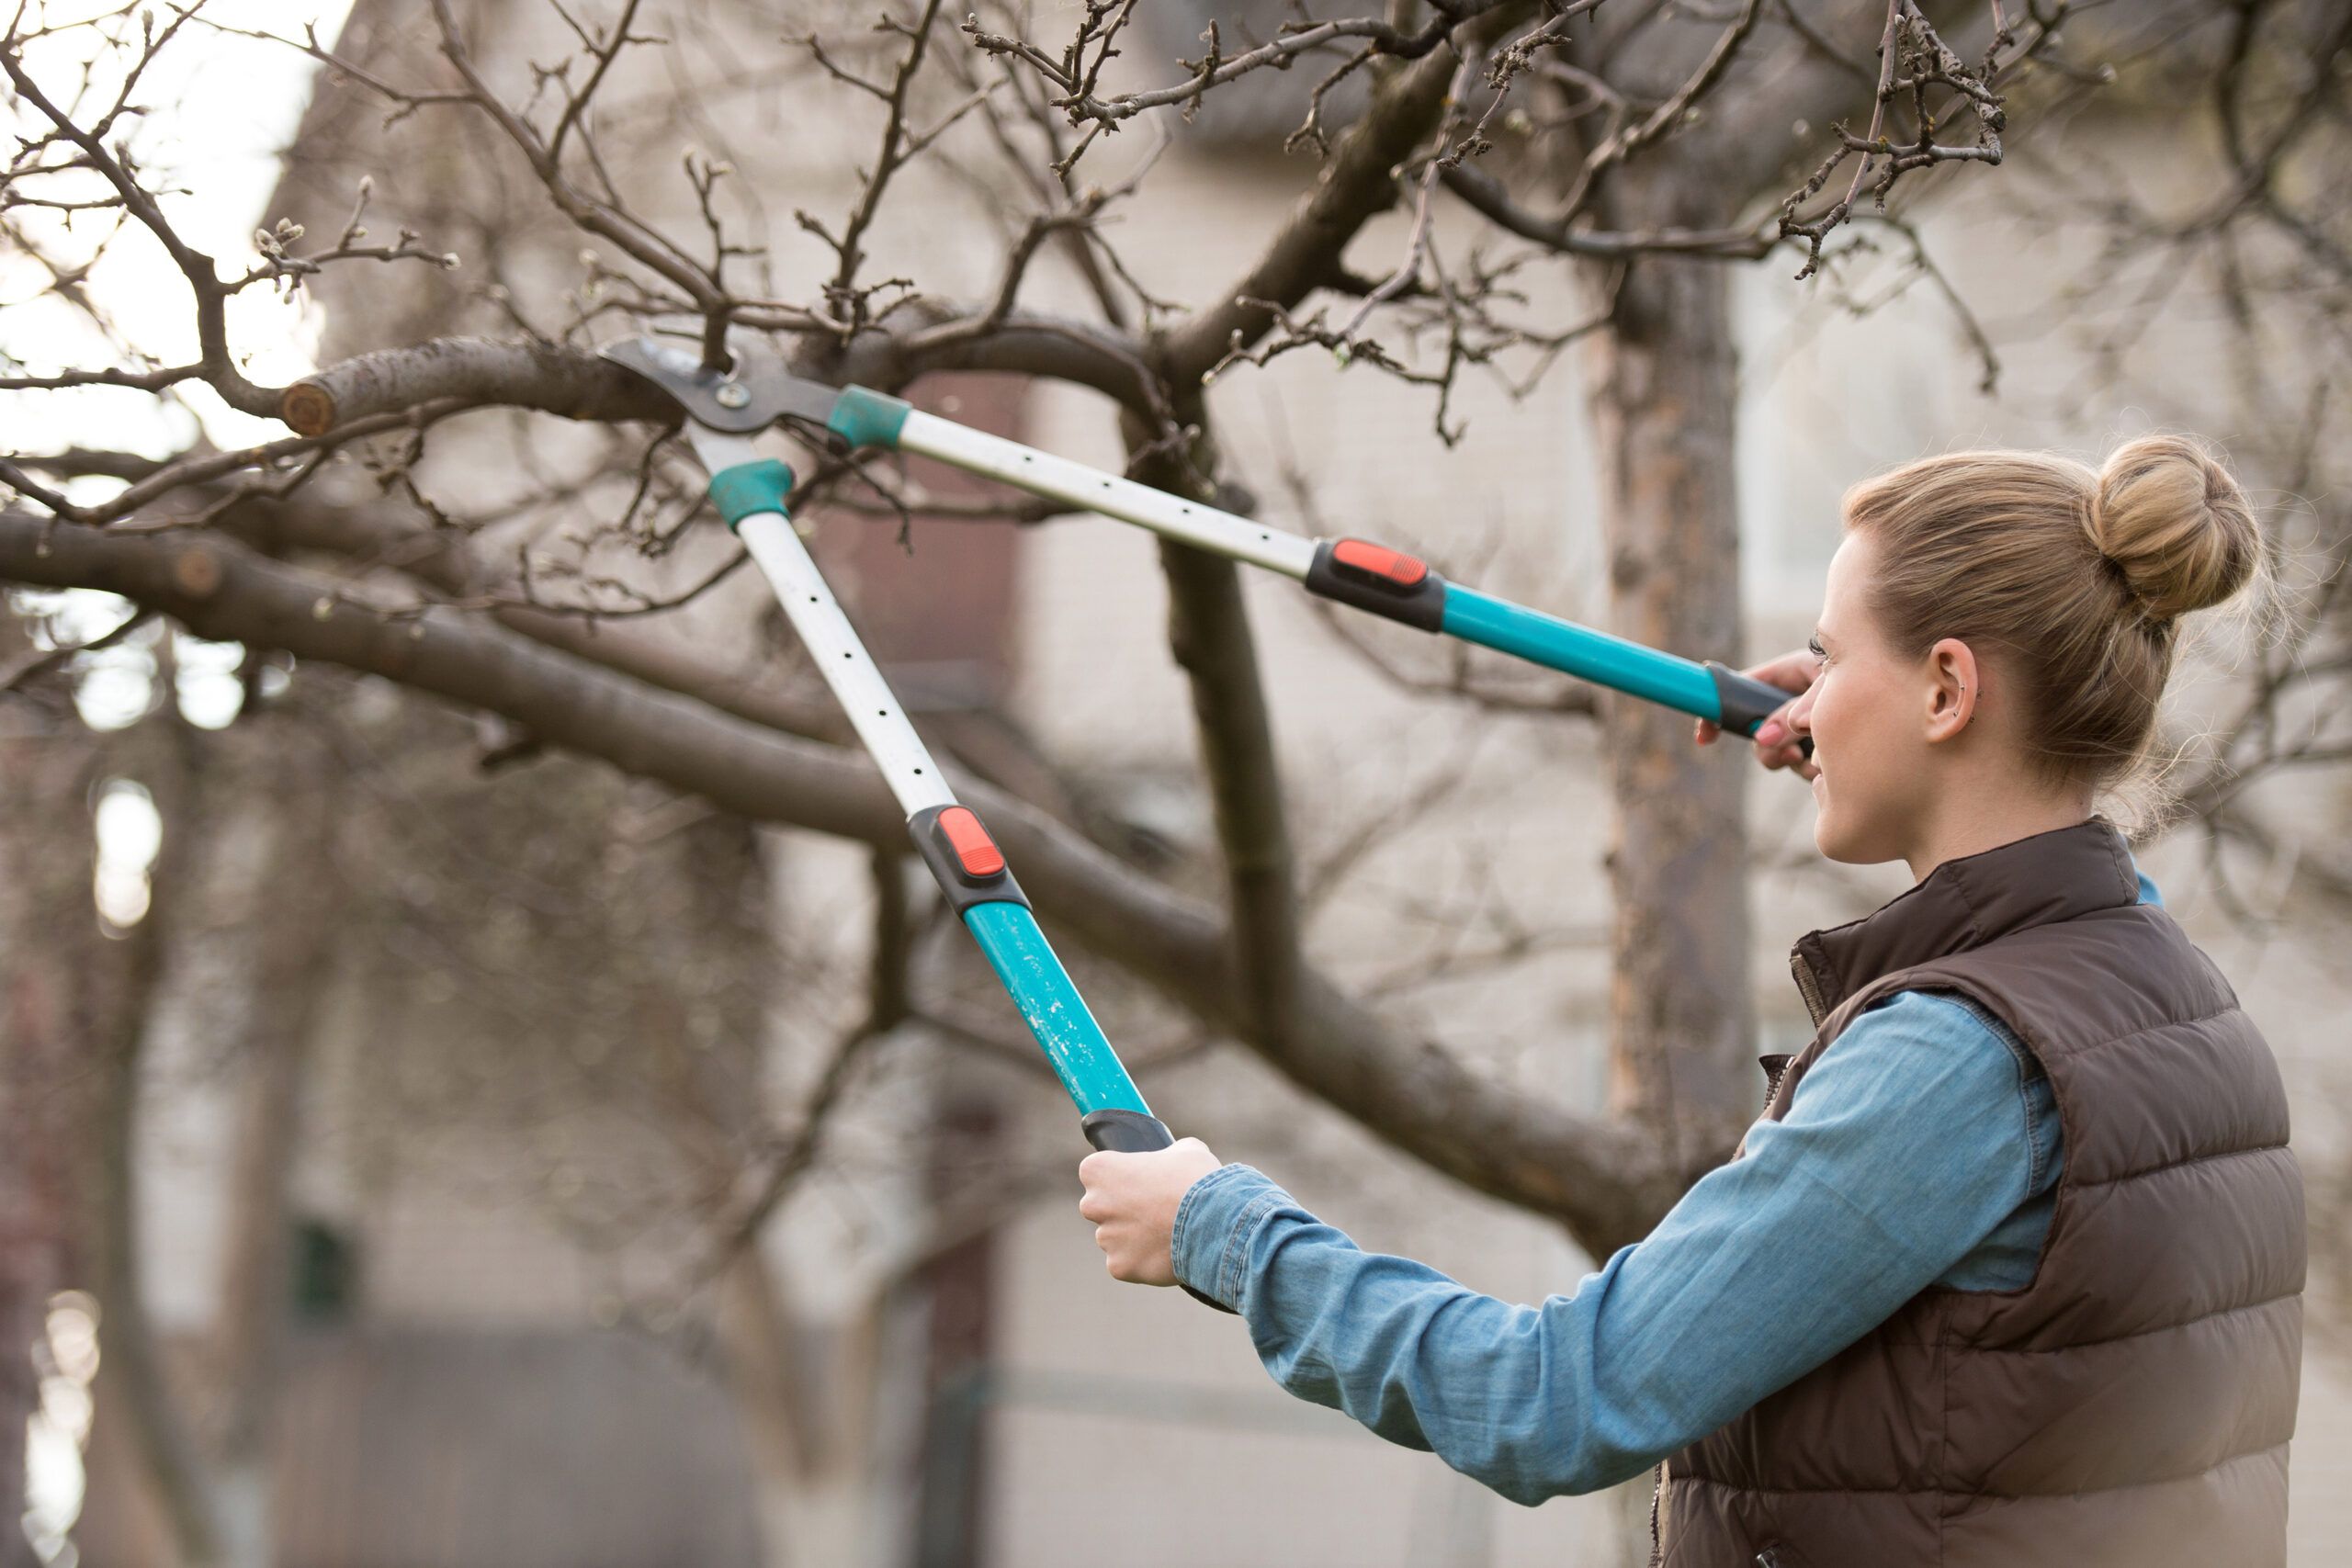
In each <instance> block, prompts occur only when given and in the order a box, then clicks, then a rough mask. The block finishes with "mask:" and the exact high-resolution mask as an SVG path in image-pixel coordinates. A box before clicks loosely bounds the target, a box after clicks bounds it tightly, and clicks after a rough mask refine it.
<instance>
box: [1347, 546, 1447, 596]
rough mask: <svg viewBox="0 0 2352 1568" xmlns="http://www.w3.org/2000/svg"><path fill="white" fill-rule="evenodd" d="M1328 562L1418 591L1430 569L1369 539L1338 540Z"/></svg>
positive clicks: (1397, 551)
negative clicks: (1331, 561) (1330, 560)
mask: <svg viewBox="0 0 2352 1568" xmlns="http://www.w3.org/2000/svg"><path fill="white" fill-rule="evenodd" d="M1331 559H1332V560H1333V561H1334V562H1336V563H1338V564H1339V565H1340V566H1343V567H1346V568H1347V569H1348V570H1350V571H1353V572H1360V573H1362V574H1363V576H1366V577H1376V578H1379V579H1380V580H1381V581H1384V582H1389V583H1394V584H1395V585H1396V586H1397V587H1399V588H1418V587H1419V586H1420V584H1421V580H1422V579H1423V578H1425V577H1427V576H1429V574H1430V569H1429V568H1428V567H1427V566H1424V565H1423V564H1422V563H1421V562H1419V561H1418V560H1416V559H1414V558H1412V557H1411V556H1408V555H1407V554H1405V553H1404V552H1403V551H1401V550H1392V549H1390V548H1389V547H1387V546H1385V545H1375V544H1374V543H1373V542H1372V541H1371V540H1369V539H1341V540H1340V541H1339V542H1338V543H1336V544H1334V545H1333V546H1332V547H1331Z"/></svg>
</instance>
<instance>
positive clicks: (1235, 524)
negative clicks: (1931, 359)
mask: <svg viewBox="0 0 2352 1568" xmlns="http://www.w3.org/2000/svg"><path fill="white" fill-rule="evenodd" d="M842 404H843V406H844V408H845V410H847V411H849V412H851V413H852V414H853V416H854V417H851V418H846V419H840V420H838V421H828V428H830V429H831V430H832V431H833V433H834V434H838V435H842V436H844V438H847V439H851V440H852V441H853V442H854V444H856V445H869V446H888V447H891V448H893V449H895V450H898V451H901V452H912V453H915V454H917V455H919V456H921V457H934V458H937V459H938V460H939V461H941V462H943V463H947V464H950V465H952V466H953V467H955V468H962V469H963V470H965V471H966V472H967V473H973V474H978V475H981V476H983V477H984V478H988V479H999V480H1001V481H1003V482H1004V483H1006V484H1010V485H1014V486H1017V487H1018V488H1020V489H1022V490H1025V491H1029V492H1031V493H1032V494H1035V495H1041V496H1044V497H1046V498H1047V499H1048V500H1052V501H1057V502H1062V503H1063V504H1065V505H1068V506H1072V507H1076V508H1080V509H1081V510H1085V511H1090V512H1099V513H1103V515H1104V516H1106V517H1115V518H1118V519H1119V520H1121V521H1122V522H1126V523H1133V524H1136V525H1140V526H1142V527H1145V528H1148V529H1150V530H1151V531H1152V532H1153V533H1155V534H1158V535H1159V536H1162V537H1164V538H1170V539H1180V540H1182V541H1183V542H1184V543H1185V544H1188V545H1194V546H1197V547H1200V548H1202V549H1205V550H1212V551H1214V552H1216V554H1218V555H1222V556H1229V557H1231V558H1233V559H1235V560H1238V561H1246V562H1248V563H1249V564H1250V565H1251V566H1258V567H1263V568H1265V569H1266V570H1270V571H1278V572H1281V573H1282V574H1283V576H1285V577H1290V578H1295V579H1297V580H1298V581H1300V582H1301V583H1302V584H1304V585H1305V586H1306V589H1307V590H1308V591H1309V592H1314V593H1318V594H1321V595H1322V596H1323V597H1324V598H1327V599H1335V600H1338V601H1339V602H1340V603H1341V604H1351V605H1353V606H1354V607H1356V608H1357V609H1360V610H1369V611H1371V612H1372V613H1373V614H1374V615H1385V616H1387V617H1388V618H1389V619H1390V620H1392V621H1400V622H1402V623H1404V624H1405V625H1407V626H1417V627H1419V629H1421V630H1422V631H1428V632H1442V633H1443V634H1444V635H1446V636H1448V637H1457V638H1459V639H1461V640H1462V641H1464V642H1471V643H1476V644H1479V645H1480V646H1482V647H1486V648H1491V649H1498V650H1499V651H1501V652H1504V653H1508V654H1512V655H1514V656H1516V657H1518V658H1520V659H1523V660H1527V661H1528V662H1530V663H1532V664H1540V665H1543V666H1544V667H1545V668H1547V669H1552V670H1558V671H1565V672H1566V673H1567V674H1570V675H1574V676H1576V677H1577V678H1578V679H1580V680H1586V681H1591V682H1596V683H1598V684H1600V685H1603V686H1608V687H1611V688H1612V689H1613V690H1616V691H1620V692H1626V693H1629V694H1632V695H1634V696H1636V697H1641V698H1644V699H1645V700H1646V701H1649V702H1653V703H1658V704H1662V705H1665V706H1667V707H1670V708H1679V709H1680V710H1681V711H1682V712H1684V713H1687V714H1691V715H1692V716H1696V717H1699V718H1703V719H1709V720H1712V721H1713V722H1714V723H1716V724H1719V725H1721V726H1723V727H1724V728H1725V729H1728V730H1732V731H1735V732H1736V733H1738V734H1741V735H1752V734H1754V733H1755V731H1756V728H1757V726H1758V725H1760V724H1762V723H1763V722H1764V720H1765V719H1767V718H1769V717H1770V716H1771V715H1772V714H1773V712H1774V711H1775V710H1777V709H1778V708H1780V707H1781V706H1782V705H1785V704H1786V703H1787V702H1788V701H1789V700H1790V697H1791V694H1790V693H1787V692H1784V691H1781V689H1780V688H1779V687H1777V686H1770V685H1767V684H1765V683H1764V682H1761V681H1758V680H1755V679H1753V678H1751V677H1749V676H1747V675H1743V674H1741V673H1739V672H1738V671H1736V670H1732V669H1730V668H1728V667H1727V666H1725V665H1723V664H1720V663H1717V662H1715V661H1713V660H1709V661H1707V662H1704V663H1702V662H1700V661H1698V660H1691V659H1683V658H1679V657H1678V656H1677V655H1674V654H1671V653H1665V652H1661V651H1659V650H1658V649H1654V648H1647V647H1645V646H1643V645H1642V644H1640V643H1637V642H1631V641H1628V640H1627V639H1625V638H1624V637H1612V636H1611V635H1610V634H1609V633H1607V632H1603V631H1596V630H1594V629H1593V628H1591V627H1590V626H1578V625H1577V623H1575V622H1574V621H1566V620H1562V619H1561V618H1560V617H1558V616H1556V615H1545V614H1544V612H1543V611H1541V610H1532V609H1529V608H1527V607H1526V606H1525V605H1522V604H1513V603H1512V602H1511V601H1510V600H1508V599H1503V598H1498V597H1497V596H1496V595H1494V594H1491V593H1482V592H1478V591H1477V590H1476V589H1475V588H1470V587H1466V586H1464V584H1462V583H1459V582H1448V581H1445V580H1444V579H1443V578H1442V577H1440V576H1439V575H1438V574H1437V572H1435V571H1434V570H1431V569H1430V567H1429V566H1427V565H1426V564H1424V563H1423V562H1421V561H1419V560H1418V559H1416V558H1413V557H1411V556H1408V555H1406V554H1405V553H1403V552H1402V551H1400V550H1393V549H1390V548H1388V547H1386V546H1384V545H1376V544H1374V543H1372V542H1371V541H1370V540H1367V539H1352V538H1349V539H1308V538H1305V537H1302V536H1299V535H1296V534H1292V533H1288V532H1285V531H1283V530H1282V529H1277V528H1270V527H1268V526H1267V525H1264V524H1262V523H1254V522H1252V521H1250V519H1249V518H1246V517H1239V516H1237V515H1235V514H1234V513H1230V512H1222V511H1219V510H1218V509H1217V508H1216V507H1214V506H1207V505H1204V504H1202V503H1200V502H1191V501H1186V500H1184V499H1183V498H1182V497H1180V496H1174V495H1170V494H1169V493H1168V492H1167V491H1159V490H1153V489H1152V488H1150V487H1149V486H1148V485H1140V484H1137V483H1136V482H1135V481H1134V480H1132V479H1122V478H1120V477H1119V476H1117V475H1115V474H1107V473H1104V472H1103V471H1102V470H1101V469H1099V468H1087V467H1086V466H1085V465H1083V464H1080V463H1073V462H1070V461H1069V460H1067V459H1065V458H1061V457H1054V456H1053V455H1052V454H1050V453H1046V452H1039V451H1035V450H1034V449H1032V448H1030V447H1027V446H1022V445H1021V444H1020V443H1019V442H1016V441H1008V440H1005V439H1004V438H1003V437H1001V436H997V435H990V434H987V433H986V432H984V431H978V430H974V429H971V428H970V427H969V426H967V425H961V424H957V423H954V422H953V421H951V420H944V419H941V418H938V417H937V416H936V415H933V414H927V413H924V412H922V411H921V410H919V409H915V408H911V407H909V406H908V405H907V404H905V403H903V402H900V401H899V400H897V399H895V398H888V399H886V398H884V397H882V396H881V395H879V394H878V393H874V392H869V391H866V390H865V389H863V388H858V387H851V388H846V389H843V390H842ZM844 426H846V428H843V427H844ZM1811 749H1812V748H1811V745H1810V743H1809V742H1808V743H1807V744H1806V750H1808V751H1810V750H1811Z"/></svg>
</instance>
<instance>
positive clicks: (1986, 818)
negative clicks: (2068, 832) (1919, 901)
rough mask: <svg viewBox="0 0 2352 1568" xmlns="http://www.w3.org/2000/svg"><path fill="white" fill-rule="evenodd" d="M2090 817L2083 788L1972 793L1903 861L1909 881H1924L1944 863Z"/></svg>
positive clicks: (1939, 816)
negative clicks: (1907, 864) (1909, 877)
mask: <svg viewBox="0 0 2352 1568" xmlns="http://www.w3.org/2000/svg"><path fill="white" fill-rule="evenodd" d="M2090 814H2091V797H2090V791H2088V790H2087V789H2081V788H2071V787H2070V788H2066V789H2063V790H2058V791H2041V790H2035V791H2030V792H2027V791H2018V790H2016V789H2007V790H1987V791H1984V792H1981V793H1980V792H1975V791H1971V792H1968V794H1967V795H1966V797H1965V798H1963V799H1962V800H1958V801H1954V802H1951V804H1950V806H1949V807H1947V809H1945V810H1943V811H1940V812H1938V813H1936V814H1935V819H1934V820H1932V821H1930V822H1928V823H1927V824H1925V825H1924V826H1923V829H1922V831H1921V833H1920V836H1919V839H1918V841H1917V844H1916V845H1915V846H1914V847H1913V849H1912V850H1911V851H1910V852H1909V853H1907V854H1905V856H1904V857H1903V858H1904V859H1905V861H1907V862H1909V863H1910V866H1911V876H1912V879H1913V880H1914V881H1917V882H1924V881H1926V880H1927V879H1928V873H1930V872H1932V871H1934V870H1935V869H1936V867H1938V866H1939V865H1941V864H1943V863H1945V862H1946V861H1953V860H1962V859H1964V858H1966V857H1967V856H1969V855H1975V854H1983V853H1984V852H1985V851H1986V850H1997V849H1999V848H2000V847H2001V846H2002V845H2003V844H2013V843H2015V842H2017V841H2018V840H2019V839H2030V838H2031V837H2033V836H2034V835H2035V834H2036V833H2047V832H2050V831H2052V830H2053V829H2059V828H2072V827H2074V826H2075V824H2076V823H2078V822H2083V821H2086V820H2087V819H2088V818H2089V817H2090Z"/></svg>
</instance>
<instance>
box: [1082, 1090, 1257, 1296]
mask: <svg viewBox="0 0 2352 1568" xmlns="http://www.w3.org/2000/svg"><path fill="white" fill-rule="evenodd" d="M1078 1124H1079V1126H1080V1128H1082V1129H1084V1131H1085V1133H1086V1141H1087V1142H1088V1143H1090V1144H1092V1145H1094V1146H1095V1147H1096V1148H1098V1149H1108V1150H1110V1151H1111V1152H1112V1153H1113V1154H1122V1155H1148V1154H1149V1153H1151V1151H1152V1150H1154V1149H1164V1148H1166V1147H1168V1146H1169V1145H1171V1144H1173V1143H1174V1142H1175V1141H1176V1134H1173V1133H1171V1132H1170V1131H1169V1130H1168V1123H1167V1122H1162V1121H1161V1120H1160V1119H1159V1117H1157V1116H1147V1115H1145V1114H1144V1113H1143V1112H1142V1111H1088V1112H1087V1113H1086V1114H1085V1115H1084V1116H1082V1117H1080V1118H1079V1122H1078ZM1176 1282H1177V1283H1178V1284H1180V1285H1184V1281H1182V1280H1177V1281H1176ZM1184 1293H1185V1294H1186V1295H1188V1296H1190V1297H1192V1298H1193V1300H1194V1301H1196V1302H1198V1303H1201V1304H1202V1305H1203V1306H1213V1307H1215V1308H1216V1310H1217V1311H1219V1312H1225V1313H1230V1312H1233V1309H1232V1308H1231V1307H1229V1306H1227V1305H1226V1304H1225V1303H1223V1302H1221V1301H1218V1300H1217V1299H1216V1297H1215V1296H1204V1295H1203V1294H1201V1292H1198V1291H1196V1290H1194V1289H1193V1287H1192V1286H1190V1285H1184ZM1234 1315H1236V1316H1238V1315H1240V1314H1238V1313H1236V1314H1234Z"/></svg>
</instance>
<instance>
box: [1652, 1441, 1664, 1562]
mask: <svg viewBox="0 0 2352 1568" xmlns="http://www.w3.org/2000/svg"><path fill="white" fill-rule="evenodd" d="M1665 1495H1666V1461H1664V1460H1660V1461H1658V1462H1657V1478H1656V1479H1655V1480H1653V1481H1652V1482H1651V1483H1650V1565H1649V1568H1657V1560H1658V1542H1657V1505H1658V1499H1659V1498H1661V1497H1663V1496H1665Z"/></svg>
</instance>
